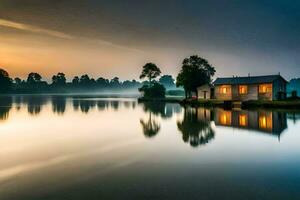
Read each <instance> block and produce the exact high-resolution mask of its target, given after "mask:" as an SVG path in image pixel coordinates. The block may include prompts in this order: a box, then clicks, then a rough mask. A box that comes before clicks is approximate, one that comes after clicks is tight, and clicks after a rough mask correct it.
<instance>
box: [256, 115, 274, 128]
mask: <svg viewBox="0 0 300 200" xmlns="http://www.w3.org/2000/svg"><path fill="white" fill-rule="evenodd" d="M272 127H273V122H272V114H261V115H260V116H259V128H261V129H270V130H271V129H272Z"/></svg>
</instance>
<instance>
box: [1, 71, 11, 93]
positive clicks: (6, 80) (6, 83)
mask: <svg viewBox="0 0 300 200" xmlns="http://www.w3.org/2000/svg"><path fill="white" fill-rule="evenodd" d="M11 87H12V80H11V78H10V77H9V74H8V72H7V71H5V70H4V69H0V92H9V91H10V90H11Z"/></svg>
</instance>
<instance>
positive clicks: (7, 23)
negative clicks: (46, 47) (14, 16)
mask: <svg viewBox="0 0 300 200" xmlns="http://www.w3.org/2000/svg"><path fill="white" fill-rule="evenodd" d="M0 26H4V27H8V28H14V29H18V30H23V31H29V32H33V33H41V34H45V35H49V36H52V37H57V38H63V39H73V38H74V37H73V36H71V35H68V34H65V33H62V32H59V31H54V30H48V29H43V28H40V27H36V26H32V25H28V24H23V23H18V22H13V21H9V20H5V19H0Z"/></svg>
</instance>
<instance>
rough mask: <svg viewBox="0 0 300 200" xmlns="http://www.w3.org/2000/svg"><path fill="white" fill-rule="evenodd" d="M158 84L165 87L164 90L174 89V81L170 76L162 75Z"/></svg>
mask: <svg viewBox="0 0 300 200" xmlns="http://www.w3.org/2000/svg"><path fill="white" fill-rule="evenodd" d="M158 82H159V83H160V84H162V85H163V86H165V88H174V87H175V80H174V79H173V77H172V76H171V75H163V76H162V77H160V79H159V81H158Z"/></svg>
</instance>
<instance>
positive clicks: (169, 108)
mask: <svg viewBox="0 0 300 200" xmlns="http://www.w3.org/2000/svg"><path fill="white" fill-rule="evenodd" d="M143 110H144V111H145V112H151V113H153V114H154V115H157V116H161V117H162V118H163V119H168V118H171V117H172V116H173V114H174V113H180V112H181V106H180V105H178V104H172V103H164V102H155V103H153V102H144V103H143Z"/></svg>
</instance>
